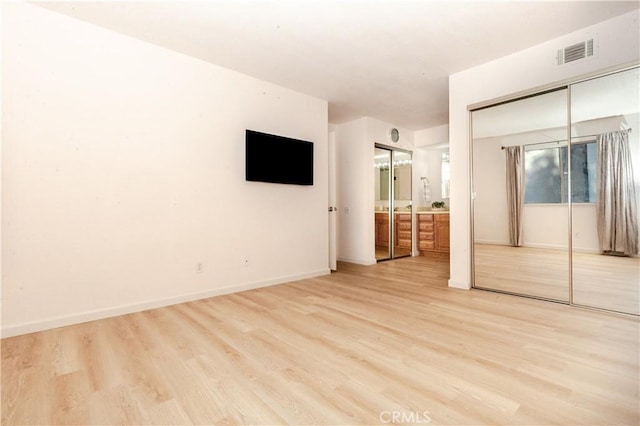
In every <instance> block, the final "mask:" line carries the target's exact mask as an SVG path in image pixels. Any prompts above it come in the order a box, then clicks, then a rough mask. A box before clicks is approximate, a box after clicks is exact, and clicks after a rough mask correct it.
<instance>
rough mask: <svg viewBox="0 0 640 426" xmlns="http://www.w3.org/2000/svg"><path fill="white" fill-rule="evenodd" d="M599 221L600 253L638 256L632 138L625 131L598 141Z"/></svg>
mask: <svg viewBox="0 0 640 426" xmlns="http://www.w3.org/2000/svg"><path fill="white" fill-rule="evenodd" d="M596 179H597V185H598V189H597V198H596V209H597V221H598V240H599V243H600V251H601V252H602V253H608V254H625V255H628V256H629V255H635V254H638V215H637V201H636V190H635V181H634V179H633V166H632V162H631V150H630V148H629V135H628V133H627V132H626V131H620V132H609V133H603V134H601V135H600V136H599V137H598V161H597V174H596Z"/></svg>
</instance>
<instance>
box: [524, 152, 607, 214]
mask: <svg viewBox="0 0 640 426" xmlns="http://www.w3.org/2000/svg"><path fill="white" fill-rule="evenodd" d="M596 152H597V145H596V143H595V141H589V142H585V143H574V144H572V145H571V202H572V203H594V202H595V201H596ZM524 171H525V178H524V181H525V189H524V202H525V204H544V203H548V204H553V203H566V202H567V193H568V191H567V181H568V179H567V176H568V161H567V147H566V146H553V147H549V146H548V145H547V146H546V147H545V146H542V147H536V146H535V145H530V146H529V148H528V149H525V154H524Z"/></svg>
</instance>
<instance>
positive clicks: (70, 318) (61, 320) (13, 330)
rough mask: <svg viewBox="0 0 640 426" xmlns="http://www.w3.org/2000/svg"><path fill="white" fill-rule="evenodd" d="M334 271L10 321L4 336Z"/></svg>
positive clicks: (4, 329)
mask: <svg viewBox="0 0 640 426" xmlns="http://www.w3.org/2000/svg"><path fill="white" fill-rule="evenodd" d="M330 273H331V271H330V269H329V268H326V269H321V270H318V271H312V272H308V273H304V274H298V275H289V276H284V277H278V278H272V279H269V280H264V281H256V282H252V283H245V284H239V285H233V286H229V287H222V288H216V289H212V290H207V291H203V292H197V293H188V294H182V295H178V296H172V297H167V298H164V299H157V300H149V301H146V302H140V303H133V304H129V305H122V306H115V307H110V308H104V309H97V310H93V311H87V312H80V313H77V314H71V315H63V316H58V317H54V318H49V319H46V320H43V321H34V322H29V323H22V324H17V325H9V326H4V325H3V327H2V333H1V334H2V338H5V337H12V336H19V335H21V334H28V333H35V332H37V331H43V330H50V329H52V328H58V327H65V326H68V325H73V324H80V323H83V322H88V321H95V320H99V319H104V318H110V317H115V316H119V315H126V314H130V313H133V312H141V311H146V310H149V309H156V308H162V307H165V306H171V305H177V304H179V303H185V302H191V301H194V300H200V299H207V298H209V297H215V296H221V295H224V294H230V293H238V292H241V291H246V290H252V289H256V288H261V287H269V286H272V285H276V284H284V283H288V282H292V281H298V280H303V279H306V278H313V277H319V276H322V275H328V274H330Z"/></svg>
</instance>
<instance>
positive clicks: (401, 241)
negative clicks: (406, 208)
mask: <svg viewBox="0 0 640 426" xmlns="http://www.w3.org/2000/svg"><path fill="white" fill-rule="evenodd" d="M395 219H396V228H395V231H396V232H395V246H396V247H398V248H404V249H409V250H411V213H406V214H404V213H398V214H396V215H395Z"/></svg>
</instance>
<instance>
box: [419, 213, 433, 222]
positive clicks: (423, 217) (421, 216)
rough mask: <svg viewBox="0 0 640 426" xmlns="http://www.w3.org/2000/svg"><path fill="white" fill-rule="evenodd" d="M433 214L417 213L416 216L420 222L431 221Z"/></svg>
mask: <svg viewBox="0 0 640 426" xmlns="http://www.w3.org/2000/svg"><path fill="white" fill-rule="evenodd" d="M433 216H434V215H432V214H419V215H418V218H419V220H420V222H433Z"/></svg>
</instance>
